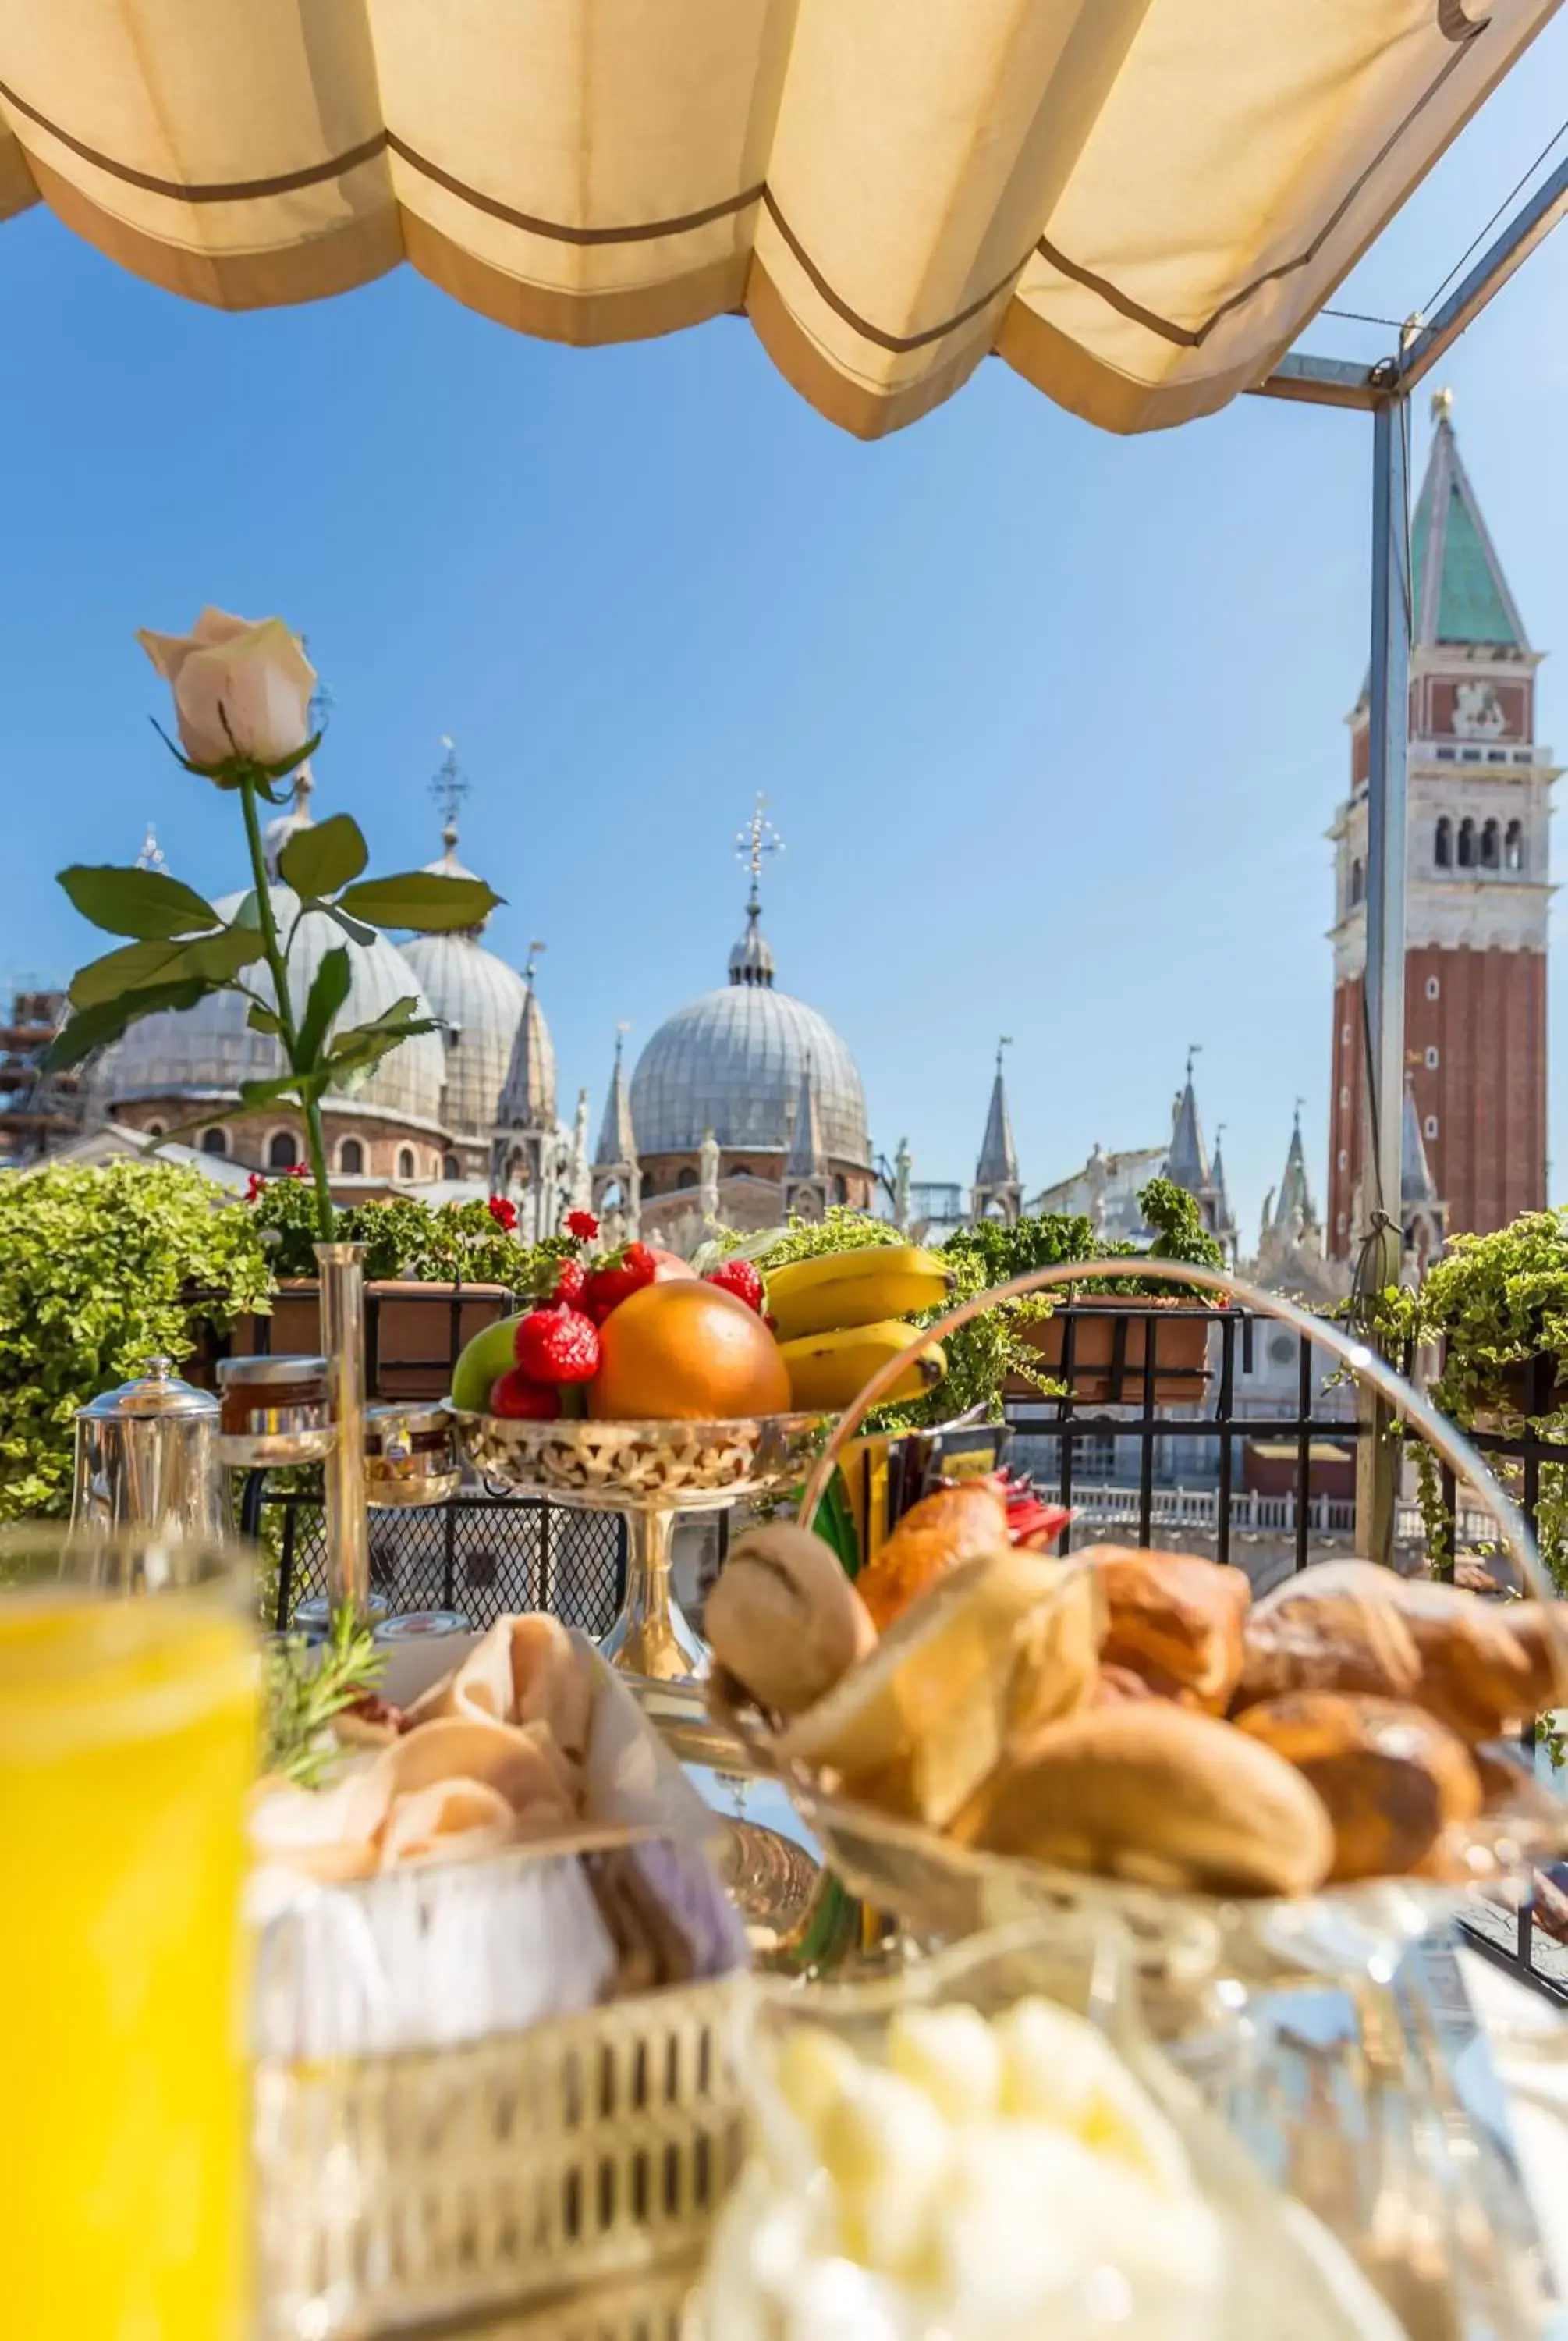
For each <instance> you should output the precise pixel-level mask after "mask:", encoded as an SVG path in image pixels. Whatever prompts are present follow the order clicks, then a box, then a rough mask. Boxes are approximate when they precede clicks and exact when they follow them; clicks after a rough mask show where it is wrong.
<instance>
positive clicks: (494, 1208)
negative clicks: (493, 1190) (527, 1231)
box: [485, 1195, 517, 1235]
mask: <svg viewBox="0 0 1568 2341" xmlns="http://www.w3.org/2000/svg"><path fill="white" fill-rule="evenodd" d="M485 1208H486V1209H487V1210H488V1211H489V1213H490V1216H491V1219H492V1220H494V1221H495V1224H496V1226H497V1227H498V1228H504V1229H505V1230H506V1232H507V1234H508V1235H510V1234H511V1231H512V1230H513V1228H515V1227H516V1225H517V1205H516V1204H515V1203H514V1202H513V1201H512V1200H511V1197H510V1196H507V1195H492V1196H491V1199H490V1201H489V1203H488V1204H487V1205H486V1207H485Z"/></svg>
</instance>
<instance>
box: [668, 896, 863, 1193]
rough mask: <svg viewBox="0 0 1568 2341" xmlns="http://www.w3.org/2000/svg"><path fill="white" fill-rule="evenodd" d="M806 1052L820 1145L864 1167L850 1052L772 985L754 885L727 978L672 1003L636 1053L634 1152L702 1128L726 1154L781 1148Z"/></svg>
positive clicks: (681, 1144)
mask: <svg viewBox="0 0 1568 2341" xmlns="http://www.w3.org/2000/svg"><path fill="white" fill-rule="evenodd" d="M808 1059H809V1061H810V1066H811V1081H812V1086H813V1088H814V1089H815V1091H816V1092H817V1101H818V1107H819V1112H820V1115H821V1123H822V1143H823V1148H824V1151H825V1152H826V1153H827V1155H828V1157H829V1160H830V1161H838V1162H845V1163H851V1164H855V1165H857V1166H859V1165H869V1162H870V1159H871V1142H870V1139H869V1137H868V1132H867V1129H866V1098H865V1092H864V1091H863V1090H862V1089H861V1086H860V1075H859V1071H858V1068H857V1066H856V1063H855V1060H854V1058H853V1057H852V1056H851V1055H850V1053H849V1048H848V1046H847V1044H846V1043H845V1042H844V1041H842V1040H841V1039H840V1038H839V1034H838V1033H837V1032H835V1031H834V1030H833V1027H832V1026H831V1025H830V1024H829V1021H828V1020H827V1018H826V1017H825V1016H821V1015H819V1013H818V1011H817V1010H816V1009H815V1008H809V1007H808V1006H807V1004H806V1002H805V1001H803V1000H796V999H794V998H792V997H791V995H790V994H789V992H787V991H775V990H774V989H773V954H772V951H770V950H769V946H768V943H767V941H766V940H765V939H764V937H763V934H762V931H761V927H760V924H759V912H758V908H757V902H756V896H755V892H753V897H752V901H751V902H750V903H749V905H748V908H747V927H746V932H745V934H744V935H743V936H742V937H741V939H740V941H739V942H738V943H737V944H736V946H735V949H734V950H733V951H731V953H730V956H729V982H728V984H726V985H724V986H722V987H721V988H720V989H719V990H718V991H705V992H703V993H702V995H701V997H700V999H697V1000H693V1001H690V1002H689V1003H688V1005H687V1006H686V1007H684V1008H678V1009H677V1010H676V1011H675V1013H674V1015H673V1016H670V1017H668V1018H667V1019H666V1020H665V1021H664V1022H663V1023H662V1024H661V1025H660V1028H659V1030H658V1031H657V1032H655V1033H654V1035H653V1038H652V1039H651V1040H650V1041H649V1043H648V1045H647V1047H646V1048H645V1049H644V1050H643V1051H642V1053H641V1055H640V1057H639V1058H638V1060H637V1069H636V1071H634V1072H633V1074H632V1076H631V1127H632V1131H633V1132H634V1134H635V1137H636V1141H637V1151H638V1153H639V1155H649V1154H686V1153H691V1152H693V1151H696V1150H697V1149H698V1148H700V1146H701V1144H702V1141H703V1140H704V1138H705V1137H706V1136H707V1134H708V1132H709V1131H712V1133H713V1136H714V1138H715V1139H716V1140H717V1141H718V1143H719V1146H720V1147H721V1148H723V1149H724V1151H726V1152H729V1153H736V1152H743V1151H748V1150H754V1151H756V1152H757V1153H759V1154H781V1153H783V1152H784V1151H786V1149H787V1148H788V1146H789V1137H790V1132H791V1130H792V1127H793V1122H794V1115H795V1109H796V1104H797V1101H799V1095H800V1081H801V1075H802V1074H803V1072H804V1071H805V1068H806V1063H807V1061H808Z"/></svg>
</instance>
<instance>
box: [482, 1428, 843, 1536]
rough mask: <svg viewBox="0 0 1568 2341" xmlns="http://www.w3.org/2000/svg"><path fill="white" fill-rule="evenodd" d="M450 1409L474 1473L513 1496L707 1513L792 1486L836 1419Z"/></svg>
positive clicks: (612, 1508) (609, 1507)
mask: <svg viewBox="0 0 1568 2341" xmlns="http://www.w3.org/2000/svg"><path fill="white" fill-rule="evenodd" d="M447 1411H448V1413H449V1414H450V1415H451V1416H452V1420H453V1421H454V1422H455V1424H456V1425H457V1435H458V1439H459V1441H460V1443H461V1447H462V1449H463V1452H464V1454H465V1455H466V1456H467V1457H468V1459H469V1461H470V1462H471V1464H472V1465H473V1467H474V1469H475V1470H476V1471H479V1472H481V1473H482V1474H483V1476H484V1478H485V1479H491V1480H494V1481H496V1482H498V1483H499V1484H500V1485H501V1487H504V1488H505V1489H508V1491H509V1492H511V1493H512V1494H514V1495H517V1494H528V1495H549V1496H551V1497H552V1498H553V1499H555V1500H556V1501H557V1502H559V1503H568V1504H579V1505H583V1506H589V1507H597V1508H599V1509H604V1510H606V1511H617V1512H624V1511H631V1510H634V1509H638V1508H659V1509H670V1510H675V1511H700V1510H703V1509H712V1508H714V1507H716V1506H720V1505H724V1504H728V1503H731V1502H733V1501H734V1499H736V1498H737V1497H738V1496H742V1495H756V1494H759V1493H762V1492H765V1491H766V1490H768V1489H776V1488H781V1487H788V1486H789V1485H790V1484H792V1482H794V1481H795V1480H798V1479H801V1478H802V1477H803V1476H804V1474H805V1473H806V1472H807V1471H808V1470H809V1468H810V1465H811V1462H812V1460H813V1459H814V1457H815V1455H816V1452H817V1449H818V1448H819V1445H820V1443H821V1441H822V1439H824V1438H825V1437H826V1436H827V1435H828V1433H829V1431H830V1430H831V1429H832V1427H833V1420H834V1418H833V1417H832V1416H831V1415H823V1414H760V1415H751V1416H741V1417H740V1418H739V1420H735V1421H732V1422H665V1421H650V1422H635V1421H634V1422H588V1421H563V1420H557V1421H554V1422H531V1421H528V1420H508V1419H506V1418H503V1417H502V1416H500V1415H491V1414H468V1413H464V1412H463V1411H462V1410H461V1408H458V1407H455V1406H452V1404H451V1402H450V1400H449V1402H448V1406H447Z"/></svg>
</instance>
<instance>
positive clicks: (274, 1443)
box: [218, 1356, 334, 1470]
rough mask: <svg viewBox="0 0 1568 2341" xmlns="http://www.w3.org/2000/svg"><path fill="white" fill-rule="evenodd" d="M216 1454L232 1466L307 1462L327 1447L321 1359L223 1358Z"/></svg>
mask: <svg viewBox="0 0 1568 2341" xmlns="http://www.w3.org/2000/svg"><path fill="white" fill-rule="evenodd" d="M218 1404H219V1419H218V1453H219V1457H220V1459H221V1460H222V1461H223V1462H225V1463H228V1464H232V1465H239V1466H242V1467H246V1468H249V1469H253V1470H254V1469H260V1468H262V1467H263V1466H264V1465H267V1464H274V1463H275V1464H283V1463H312V1462H314V1461H316V1460H317V1459H319V1458H320V1457H321V1456H323V1455H325V1454H326V1453H327V1451H328V1449H330V1448H331V1446H332V1438H333V1430H334V1426H333V1423H332V1414H331V1410H330V1408H329V1405H328V1401H327V1361H326V1360H325V1359H324V1358H278V1357H270V1356H269V1357H256V1358H223V1359H221V1360H219V1363H218Z"/></svg>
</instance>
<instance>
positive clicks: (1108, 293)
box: [1035, 0, 1491, 350]
mask: <svg viewBox="0 0 1568 2341" xmlns="http://www.w3.org/2000/svg"><path fill="white" fill-rule="evenodd" d="M1444 5H1447V0H1444ZM1461 21H1463V20H1461ZM1490 22H1491V19H1490V17H1488V18H1486V19H1484V21H1483V22H1482V23H1481V24H1479V25H1466V28H1465V30H1464V33H1463V34H1462V35H1457V36H1455V35H1454V34H1452V33H1451V34H1450V35H1449V37H1450V39H1454V38H1455V37H1458V38H1460V39H1462V40H1463V41H1464V43H1465V44H1466V46H1467V45H1468V44H1469V43H1470V42H1472V41H1473V40H1474V38H1475V37H1476V35H1478V34H1480V33H1484V31H1485V30H1486V26H1487V25H1488V24H1489V23H1490ZM1446 29H1447V28H1446V26H1445V27H1444V30H1446ZM1463 57H1464V49H1455V51H1454V55H1452V56H1451V57H1450V58H1449V59H1448V60H1447V62H1446V64H1445V65H1444V67H1443V70H1442V72H1441V73H1440V74H1439V75H1437V78H1436V80H1435V81H1434V82H1433V84H1432V85H1431V87H1430V88H1429V89H1426V90H1424V91H1423V93H1422V95H1420V96H1419V97H1418V98H1417V99H1416V101H1415V104H1414V105H1413V106H1412V107H1411V109H1410V111H1409V113H1408V114H1407V115H1405V116H1404V120H1403V121H1402V122H1399V123H1397V124H1396V125H1394V129H1393V130H1391V131H1390V132H1389V134H1388V136H1387V137H1386V138H1385V139H1384V142H1383V144H1382V145H1381V146H1380V147H1379V148H1378V150H1377V152H1376V154H1374V156H1373V158H1372V160H1371V162H1370V163H1369V164H1367V166H1366V168H1365V171H1363V172H1362V174H1360V176H1359V178H1357V179H1356V181H1355V184H1354V185H1353V186H1351V187H1349V188H1348V189H1347V190H1346V192H1345V195H1344V196H1343V197H1342V199H1341V200H1340V201H1339V202H1338V203H1337V204H1335V207H1334V209H1333V211H1332V212H1330V214H1329V215H1328V217H1327V219H1325V222H1324V224H1323V225H1322V226H1321V227H1320V228H1319V230H1318V232H1317V234H1315V236H1314V237H1313V239H1312V242H1311V243H1310V244H1308V245H1307V247H1306V249H1305V252H1299V253H1297V254H1296V255H1295V259H1294V260H1282V261H1281V262H1280V264H1279V265H1278V267H1277V268H1267V269H1265V271H1264V273H1263V274H1262V275H1261V276H1255V277H1254V278H1253V280H1252V283H1251V284H1244V285H1243V286H1242V288H1241V290H1240V292H1239V293H1233V294H1230V296H1229V298H1228V299H1227V300H1224V301H1222V302H1221V303H1220V304H1219V307H1218V308H1217V309H1216V310H1215V312H1214V314H1212V315H1211V316H1209V317H1207V318H1206V319H1205V321H1204V323H1203V324H1201V325H1196V326H1193V325H1173V324H1172V323H1171V321H1170V319H1169V318H1168V317H1162V316H1160V315H1159V314H1157V312H1156V311H1155V310H1153V309H1146V308H1145V307H1144V305H1143V304H1142V302H1141V301H1135V300H1134V299H1133V297H1132V295H1131V294H1130V293H1124V292H1122V291H1121V290H1120V288H1119V287H1118V286H1116V285H1115V284H1112V283H1111V282H1110V280H1109V278H1108V277H1105V276H1097V275H1096V274H1094V272H1093V270H1092V269H1088V268H1083V267H1080V266H1079V264H1078V263H1077V261H1075V260H1069V259H1068V258H1067V254H1066V253H1065V252H1060V251H1058V250H1057V246H1056V245H1055V244H1052V243H1051V241H1050V239H1049V237H1048V236H1044V235H1042V236H1041V238H1040V240H1039V242H1038V243H1037V244H1036V246H1035V250H1036V251H1037V253H1038V254H1039V255H1040V257H1041V259H1042V260H1048V261H1049V262H1050V264H1051V266H1052V267H1053V268H1056V269H1059V270H1060V271H1061V274H1063V275H1064V276H1070V277H1071V278H1072V280H1073V283H1074V284H1082V285H1084V286H1086V287H1087V290H1088V291H1089V292H1091V293H1097V294H1099V296H1100V298H1101V300H1102V301H1105V302H1107V304H1109V306H1110V307H1111V308H1113V309H1114V310H1115V311H1116V314H1117V315H1118V316H1122V317H1129V318H1130V319H1131V320H1132V322H1133V324H1135V325H1144V326H1146V327H1147V329H1148V331H1149V332H1150V333H1151V334H1158V335H1159V337H1160V339H1161V340H1162V341H1165V342H1174V343H1175V344H1176V347H1177V348H1178V349H1183V350H1196V349H1201V348H1202V346H1203V344H1204V343H1205V342H1206V341H1207V339H1208V337H1209V335H1210V334H1212V333H1213V331H1214V329H1215V327H1216V325H1217V324H1220V323H1221V322H1222V321H1223V320H1224V319H1225V318H1226V317H1228V316H1229V314H1230V313H1231V311H1232V310H1233V309H1239V308H1241V307H1242V305H1243V304H1244V303H1245V302H1247V301H1250V300H1251V299H1252V296H1253V294H1255V293H1261V292H1262V290H1263V288H1264V286H1265V284H1275V283H1277V282H1278V280H1279V278H1280V277H1282V276H1294V275H1295V272H1296V270H1297V269H1298V268H1309V267H1310V266H1311V265H1312V263H1313V262H1314V261H1315V259H1316V258H1317V255H1318V254H1319V253H1320V252H1321V251H1322V250H1323V247H1324V245H1325V244H1326V243H1327V242H1328V239H1329V237H1330V236H1331V235H1332V234H1334V231H1335V228H1336V227H1337V226H1338V225H1339V223H1340V221H1341V220H1342V219H1343V218H1344V217H1345V214H1346V212H1347V211H1349V209H1350V207H1351V205H1352V204H1354V203H1355V198H1356V197H1357V195H1358V194H1360V193H1361V191H1362V189H1363V187H1364V186H1365V184H1366V183H1367V181H1368V179H1370V178H1371V177H1372V176H1373V174H1374V172H1376V171H1379V170H1381V168H1382V167H1383V164H1384V163H1385V162H1386V161H1387V159H1388V157H1389V155H1390V154H1393V152H1394V148H1395V147H1396V146H1397V145H1398V144H1399V142H1400V140H1401V139H1402V138H1403V137H1404V134H1405V132H1406V131H1407V130H1408V129H1409V127H1410V125H1411V124H1412V123H1413V122H1414V121H1415V120H1416V118H1417V116H1418V115H1421V114H1423V113H1424V111H1425V109H1426V107H1427V106H1429V105H1431V103H1432V101H1433V99H1434V97H1435V96H1436V95H1437V93H1438V91H1439V90H1440V89H1441V88H1442V87H1443V85H1444V82H1445V81H1446V80H1447V79H1448V76H1449V75H1450V74H1451V73H1453V72H1454V68H1455V66H1457V65H1459V64H1460V63H1461V61H1462V60H1463Z"/></svg>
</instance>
